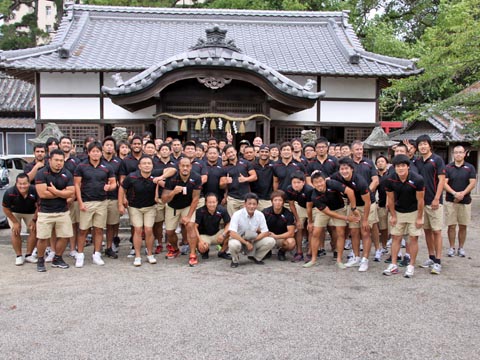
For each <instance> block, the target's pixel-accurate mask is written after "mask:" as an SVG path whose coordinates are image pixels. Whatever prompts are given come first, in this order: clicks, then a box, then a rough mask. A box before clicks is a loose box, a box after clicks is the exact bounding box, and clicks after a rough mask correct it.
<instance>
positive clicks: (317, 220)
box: [313, 207, 347, 227]
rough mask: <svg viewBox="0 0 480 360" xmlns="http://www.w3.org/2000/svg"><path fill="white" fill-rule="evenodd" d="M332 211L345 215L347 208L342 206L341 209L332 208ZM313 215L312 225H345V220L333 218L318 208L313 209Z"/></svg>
mask: <svg viewBox="0 0 480 360" xmlns="http://www.w3.org/2000/svg"><path fill="white" fill-rule="evenodd" d="M334 212H336V213H337V214H340V215H342V216H347V208H344V207H343V208H341V209H337V210H334ZM313 216H314V221H313V226H314V227H327V225H330V226H347V222H346V221H345V220H341V219H335V218H333V217H330V216H328V215H325V213H323V212H322V211H320V210H318V209H313Z"/></svg>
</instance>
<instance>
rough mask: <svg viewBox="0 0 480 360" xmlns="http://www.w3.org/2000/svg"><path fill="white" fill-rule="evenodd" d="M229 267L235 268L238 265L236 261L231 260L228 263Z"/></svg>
mask: <svg viewBox="0 0 480 360" xmlns="http://www.w3.org/2000/svg"><path fill="white" fill-rule="evenodd" d="M230 267H231V268H237V267H238V263H236V262H233V261H232V262H231V263H230Z"/></svg>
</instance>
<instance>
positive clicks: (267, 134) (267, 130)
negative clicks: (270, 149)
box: [262, 119, 270, 144]
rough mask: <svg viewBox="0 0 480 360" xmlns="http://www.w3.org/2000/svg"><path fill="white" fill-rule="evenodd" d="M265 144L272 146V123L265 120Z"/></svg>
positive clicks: (263, 137)
mask: <svg viewBox="0 0 480 360" xmlns="http://www.w3.org/2000/svg"><path fill="white" fill-rule="evenodd" d="M262 139H263V143H264V144H270V121H269V120H267V119H263V136H262Z"/></svg>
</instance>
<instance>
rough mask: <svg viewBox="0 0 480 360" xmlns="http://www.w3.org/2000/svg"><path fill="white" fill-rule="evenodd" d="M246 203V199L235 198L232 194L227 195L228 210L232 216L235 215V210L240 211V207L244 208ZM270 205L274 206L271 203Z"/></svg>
mask: <svg viewBox="0 0 480 360" xmlns="http://www.w3.org/2000/svg"><path fill="white" fill-rule="evenodd" d="M244 205H245V201H244V200H240V199H235V198H233V197H231V196H228V197H227V211H228V215H230V217H231V216H232V215H233V213H234V212H235V211H238V210H240V209H243V207H244ZM268 206H272V205H271V203H270V205H268Z"/></svg>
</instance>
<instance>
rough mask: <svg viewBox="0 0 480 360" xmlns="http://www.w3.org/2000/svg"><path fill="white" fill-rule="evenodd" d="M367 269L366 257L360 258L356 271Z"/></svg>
mask: <svg viewBox="0 0 480 360" xmlns="http://www.w3.org/2000/svg"><path fill="white" fill-rule="evenodd" d="M367 270H368V259H367V258H362V260H361V261H360V267H359V268H358V271H360V272H365V271H367Z"/></svg>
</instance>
